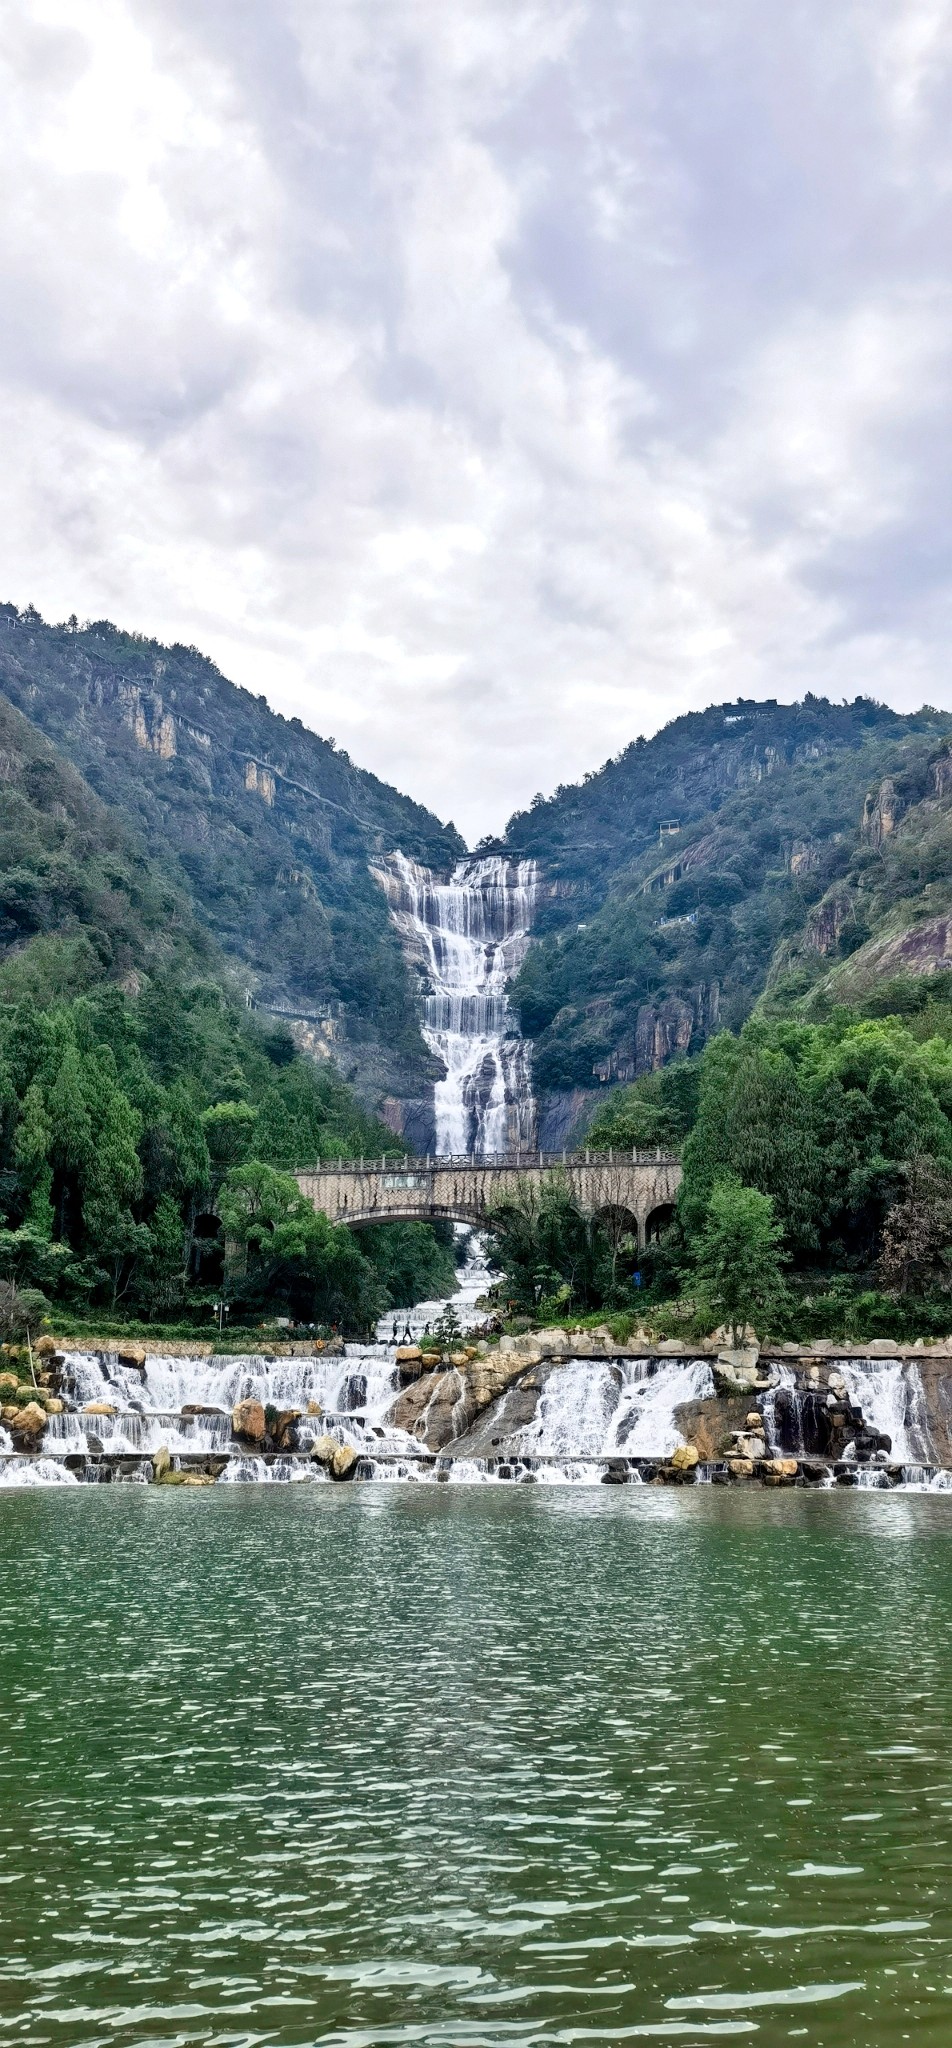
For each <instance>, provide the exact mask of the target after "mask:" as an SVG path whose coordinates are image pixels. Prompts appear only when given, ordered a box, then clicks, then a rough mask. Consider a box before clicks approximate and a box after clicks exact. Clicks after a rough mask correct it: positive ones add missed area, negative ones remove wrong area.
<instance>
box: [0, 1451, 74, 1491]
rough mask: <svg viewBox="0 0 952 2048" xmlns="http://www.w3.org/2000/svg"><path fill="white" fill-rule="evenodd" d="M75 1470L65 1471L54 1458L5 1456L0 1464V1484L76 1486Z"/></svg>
mask: <svg viewBox="0 0 952 2048" xmlns="http://www.w3.org/2000/svg"><path fill="white" fill-rule="evenodd" d="M78 1485H79V1481H78V1479H77V1477H76V1474H75V1472H67V1470H66V1468H65V1466H64V1465H61V1464H59V1463H58V1461H57V1460H56V1459H55V1458H7V1459H6V1460H5V1461H4V1463H3V1464H2V1465H0V1486H78Z"/></svg>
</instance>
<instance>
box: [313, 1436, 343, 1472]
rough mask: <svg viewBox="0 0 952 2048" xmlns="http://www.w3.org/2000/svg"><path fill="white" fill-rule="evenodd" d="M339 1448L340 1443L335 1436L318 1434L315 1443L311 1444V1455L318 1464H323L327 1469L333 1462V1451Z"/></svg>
mask: <svg viewBox="0 0 952 2048" xmlns="http://www.w3.org/2000/svg"><path fill="white" fill-rule="evenodd" d="M339 1450H340V1445H339V1443H338V1441H337V1438H336V1437H335V1436H319V1437H318V1439H317V1442H316V1444H313V1445H312V1446H311V1457H312V1458H313V1459H314V1460H315V1462H316V1463H317V1464H318V1465H325V1466H326V1467H327V1468H328V1470H329V1469H330V1467H331V1466H332V1465H333V1463H334V1456H335V1453H336V1452H337V1451H339Z"/></svg>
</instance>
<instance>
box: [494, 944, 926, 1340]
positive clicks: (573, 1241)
mask: <svg viewBox="0 0 952 2048" xmlns="http://www.w3.org/2000/svg"><path fill="white" fill-rule="evenodd" d="M586 1142H587V1143H588V1144H589V1145H590V1146H591V1147H592V1148H593V1149H595V1150H596V1151H602V1152H608V1151H609V1150H610V1149H612V1148H616V1149H619V1148H625V1149H628V1148H630V1147H632V1146H641V1147H653V1146H662V1147H664V1148H665V1149H666V1150H674V1151H676V1152H678V1153H680V1155H681V1158H682V1163H683V1175H684V1177H683V1182H682V1186H681V1190H680V1194H679V1197H678V1203H677V1208H676V1212H675V1214H674V1216H673V1217H672V1219H671V1221H670V1222H669V1223H668V1224H667V1227H665V1228H664V1229H663V1230H661V1232H660V1234H659V1236H658V1238H657V1240H656V1241H655V1242H654V1243H653V1244H650V1245H649V1246H648V1247H647V1249H646V1250H645V1251H644V1252H643V1254H640V1255H639V1253H638V1249H637V1244H636V1242H635V1240H634V1239H633V1237H632V1235H631V1225H630V1222H627V1221H626V1219H624V1218H620V1219H619V1218H615V1219H612V1218H610V1217H607V1218H603V1219H600V1220H596V1221H594V1222H593V1221H590V1220H588V1219H585V1218H583V1217H582V1216H581V1215H579V1214H578V1212H577V1211H576V1210H575V1208H574V1205H573V1203H572V1201H571V1200H570V1198H569V1195H568V1193H567V1191H566V1188H565V1187H564V1186H563V1185H562V1183H561V1182H560V1177H559V1175H558V1174H555V1175H553V1176H552V1179H551V1184H550V1186H549V1189H548V1191H547V1193H546V1194H545V1196H544V1197H543V1199H541V1200H540V1201H538V1202H536V1203H535V1204H534V1205H530V1206H529V1207H527V1206H526V1205H525V1204H523V1205H521V1206H520V1205H518V1204H517V1205H515V1206H514V1207H513V1209H511V1210H510V1211H509V1212H507V1213H505V1214H502V1215H501V1216H500V1217H499V1218H498V1219H497V1222H498V1228H497V1233H496V1255H497V1258H498V1259H499V1261H500V1263H501V1265H502V1267H503V1271H504V1279H503V1282H502V1288H501V1293H502V1294H503V1296H505V1297H506V1298H508V1299H509V1300H510V1301H511V1302H512V1303H513V1305H514V1306H515V1307H516V1309H517V1310H521V1311H522V1312H523V1313H530V1314H533V1315H541V1316H543V1317H544V1318H547V1319H550V1320H551V1319H559V1318H564V1317H565V1316H566V1315H568V1314H570V1313H572V1312H575V1313H578V1312H583V1313H584V1312H593V1311H597V1312H604V1311H606V1310H608V1311H609V1312H611V1311H614V1312H616V1313H619V1312H621V1313H627V1316H628V1319H629V1321H634V1320H636V1319H637V1318H642V1319H644V1318H647V1319H648V1320H654V1321H655V1322H656V1323H658V1324H659V1326H660V1327H662V1328H664V1329H667V1331H668V1332H669V1334H675V1333H684V1334H690V1333H691V1332H695V1333H697V1334H700V1333H701V1332H703V1331H706V1330H709V1329H711V1328H712V1327H713V1326H714V1325H716V1324H724V1323H735V1324H740V1325H743V1324H744V1323H745V1322H746V1321H747V1320H748V1319H750V1320H751V1321H752V1322H753V1323H754V1326H755V1327H756V1328H758V1329H759V1330H760V1332H761V1334H763V1333H764V1331H765V1329H769V1330H770V1332H771V1334H772V1335H774V1336H794V1335H795V1336H797V1337H798V1338H800V1339H803V1338H808V1337H810V1336H811V1335H813V1336H819V1335H824V1336H837V1335H842V1336H847V1337H856V1338H863V1337H870V1336H896V1337H898V1336H903V1335H927V1334H929V1333H933V1334H936V1335H940V1334H941V1335H946V1334H948V1331H949V1329H950V1328H952V973H946V974H941V975H936V976H934V977H932V978H923V979H919V980H905V981H899V982H894V983H891V984H882V985H881V986H880V987H879V988H878V989H877V990H876V991H875V992H874V993H872V994H871V995H870V996H869V998H868V999H867V1002H866V1004H865V1006H864V1008H863V1009H862V1010H857V1009H853V1010H850V1009H847V1008H845V1007H837V1008H835V1009H834V1010H833V1011H832V1012H831V1014H830V1015H829V1016H827V1017H826V1019H825V1020H824V1021H822V1022H813V1021H806V1020H805V1019H804V1018H803V1017H797V1016H793V1015H788V1016H777V1015H767V1014H764V1013H763V1012H761V1013H759V1014H757V1015H755V1016H754V1017H752V1018H751V1019H750V1020H749V1021H748V1022H747V1023H746V1024H745V1025H744V1026H743V1028H742V1030H741V1031H740V1032H739V1033H738V1034H736V1035H734V1034H732V1033H729V1032H720V1033H718V1034H717V1035H716V1036H715V1037H714V1038H712V1039H711V1040H710V1041H709V1042H708V1044H707V1045H706V1046H705V1048H704V1050H703V1051H702V1052H701V1054H700V1055H699V1056H698V1057H696V1058H687V1059H684V1060H680V1061H675V1062H674V1063H672V1064H671V1065H669V1066H667V1067H665V1068H664V1069H662V1070H661V1071H660V1072H657V1073H654V1074H651V1075H647V1076H645V1077H643V1078H641V1079H639V1080H637V1081H636V1082H634V1083H633V1084H632V1085H631V1086H629V1087H625V1088H618V1089H615V1090H613V1091H612V1093H611V1094H610V1095H609V1096H608V1097H607V1098H606V1100H605V1103H604V1105H603V1107H602V1109H601V1110H600V1112H599V1114H598V1115H597V1116H596V1118H595V1119H594V1121H593V1123H592V1126H591V1128H590V1130H589V1132H588V1133H587V1138H586Z"/></svg>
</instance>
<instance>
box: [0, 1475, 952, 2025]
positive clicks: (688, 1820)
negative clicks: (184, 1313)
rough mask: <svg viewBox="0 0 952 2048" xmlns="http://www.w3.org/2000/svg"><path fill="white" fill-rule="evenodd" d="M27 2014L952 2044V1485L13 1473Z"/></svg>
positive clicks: (7, 1745) (17, 1950) (20, 1908)
mask: <svg viewBox="0 0 952 2048" xmlns="http://www.w3.org/2000/svg"><path fill="white" fill-rule="evenodd" d="M0 1574H2V1610H0V1611H2V1634H0V1653H2V1666H0V1669H2V1686H0V1746H2V1770H0V1915H2V1919H0V1977H2V1990H0V2040H2V2039H6V2040H9V2041H11V2042H16V2041H24V2042H29V2043H30V2044H31V2048H41V2044H46V2043H48V2042H49V2043H56V2044H64V2048H71V2044H74V2043H83V2044H98V2043H112V2044H122V2048H126V2044H130V2043H139V2042H142V2043H146V2042H160V2043H183V2044H184V2043H203V2044H215V2048H245V2044H258V2043H274V2044H278V2048H284V2044H289V2048H290V2044H312V2043H321V2044H328V2048H330V2044H334V2048H337V2044H340V2048H371V2044H377V2043H401V2044H402V2043H410V2042H420V2043H427V2044H428V2043H434V2044H444V2043H445V2044H452V2048H487V2044H491V2048H523V2044H526V2048H527V2044H529V2043H537V2042H538V2043H548V2042H579V2043H586V2042H591V2043H614V2042H627V2041H632V2040H635V2041H637V2040H647V2041H660V2042H664V2041H677V2042H679V2043H684V2044H687V2048H690V2044H691V2043H698V2044H701V2043H706V2042H708V2041H709V2040H711V2039H712V2038H713V2039H717V2040H720V2039H732V2038H734V2037H737V2038H747V2037H749V2038H750V2040H751V2042H752V2043H756V2048H768V2044H769V2048H772V2044H774V2043H781V2042H783V2043H786V2042H788V2041H802V2042H806V2043H808V2044H811V2048H847V2044H849V2048H854V2044H863V2048H867V2044H875V2048H893V2044H898V2043H900V2042H904V2041H913V2042H915V2043H916V2044H918V2048H940V2044H942V2048H947V2044H948V2043H949V2042H950V2040H952V1892H950V1879H952V1497H950V1496H948V1495H946V1496H940V1497H938V1498H936V1499H932V1500H930V1499H928V1498H925V1497H916V1496H909V1495H906V1496H897V1495H892V1496H884V1495H882V1494H875V1493H870V1494H866V1495H862V1494H860V1495H856V1494H852V1495H849V1494H847V1495H843V1494H836V1495H830V1494H826V1495H819V1496H817V1495H811V1494H805V1493H803V1492H789V1493H779V1494H774V1495H770V1494H765V1493H764V1492H762V1491H760V1490H758V1492H757V1493H756V1495H745V1494H742V1493H740V1492H732V1491H727V1490H720V1489H713V1488H705V1489H703V1490H698V1491H688V1490H684V1491H681V1490H678V1491H671V1490H665V1491H662V1490H660V1489H658V1490H655V1489H648V1488H645V1489H637V1488H625V1489H620V1488H608V1487H592V1488H570V1487H565V1488H554V1487H553V1488H543V1487H520V1488H518V1489H513V1490H511V1491H509V1490H507V1489H505V1488H504V1487H497V1488H486V1487H484V1488H463V1487H459V1488H456V1487H448V1486H447V1487H436V1486H431V1487H423V1486H416V1487H411V1486H405V1487H401V1486H389V1487H388V1486H374V1485H368V1486H350V1487H333V1486H323V1487H322V1486H311V1487H272V1488H263V1487H228V1488H225V1487H220V1488H217V1489H214V1490H211V1489H210V1490H208V1491H195V1492H183V1491H180V1490H179V1491H173V1490H168V1491H165V1490H161V1489H156V1488H135V1487H124V1488H120V1487H115V1488H109V1489H100V1488H91V1487H90V1488H82V1489H80V1488H76V1489H66V1488H62V1489H60V1488H57V1489H55V1490H53V1489H51V1490H49V1491H48V1492H45V1491H42V1490H39V1489H37V1490H35V1491H28V1492H19V1493H9V1494H6V1495H2V1494H0Z"/></svg>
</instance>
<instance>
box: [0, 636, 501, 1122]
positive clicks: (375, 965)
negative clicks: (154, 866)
mask: <svg viewBox="0 0 952 2048" xmlns="http://www.w3.org/2000/svg"><path fill="white" fill-rule="evenodd" d="M0 690H2V691H3V692H4V694H5V695H6V697H7V698H8V699H9V700H10V701H11V702H12V703H13V704H15V705H16V706H17V707H18V708H19V709H20V710H21V711H22V712H23V713H24V714H25V716H26V717H27V718H28V719H29V720H30V721H31V722H32V723H33V725H34V726H35V727H38V728H40V729H41V730H42V731H43V732H44V733H46V734H47V735H48V736H49V738H50V739H52V740H53V741H54V743H55V744H56V746H57V747H58V748H59V750H60V751H61V753H63V754H65V755H66V756H67V757H68V758H69V759H70V760H72V762H73V763H74V764H75V765H76V767H78V768H79V770H80V772H81V773H82V774H83V775H84V776H85V778H86V780H87V782H88V783H89V784H90V785H91V786H92V788H93V789H94V790H95V791H96V792H97V794H98V795H99V796H100V798H101V799H102V801H103V802H104V803H105V804H106V805H107V806H109V807H111V808H112V809H113V810H115V811H118V812H120V813H122V814H123V815H124V816H125V817H126V818H127V819H128V820H129V822H130V823H131V824H132V826H133V828H134V830H135V831H136V832H137V834H138V835H139V836H140V838H141V839H142V840H143V841H144V842H145V844H146V846H147V848H148V850H149V852H150V854H151V855H152V856H153V857H154V858H155V859H156V860H158V861H160V862H162V863H164V864H165V866H166V867H167V868H168V869H169V870H170V871H171V873H172V874H173V876H174V878H175V880H176V882H177V884H179V885H180V886H181V887H182V888H183V889H184V890H185V892H186V893H187V895H188V897H189V898H190V900H191V903H192V904H193V905H194V908H195V912H196V914H197V916H198V918H199V919H200V920H201V921H202V922H203V923H204V924H205V926H206V928H207V929H208V930H209V931H210V932H211V933H212V935H213V936H214V938H215V939H216V940H217V942H218V943H219V945H220V946H221V947H222V948H223V950H224V951H225V953H226V954H227V955H229V956H230V958H231V960H232V962H233V963H234V965H235V968H236V971H237V972H238V975H239V978H240V979H241V981H242V982H243V984H244V986H245V988H246V990H247V994H248V1000H249V1002H251V1003H252V1004H254V1005H255V1006H256V1007H257V1008H259V1009H262V1010H265V1011H270V1012H273V1013H275V1014H276V1015H279V1016H281V1017H283V1018H285V1019H286V1020H287V1021H288V1023H289V1024H290V1026H291V1029H292V1032H293V1034H294V1035H295V1037H296V1039H297V1042H298V1043H299V1045H300V1046H301V1047H302V1049H304V1050H306V1051H308V1052H309V1053H311V1054H312V1055H313V1056H314V1057H317V1058H324V1057H333V1059H334V1060H335V1062H336V1063H337V1065H338V1066H339V1067H340V1069H341V1071H342V1073H343V1074H344V1075H345V1077H346V1078H347V1079H349V1080H351V1081H352V1082H353V1084H354V1086H355V1088H356V1089H357V1091H358V1093H359V1094H360V1095H361V1097H362V1099H363V1100H364V1102H365V1103H366V1104H367V1106H368V1107H374V1108H375V1107H376V1104H377V1101H378V1099H379V1097H380V1096H381V1095H382V1094H388V1095H391V1096H393V1097H395V1098H397V1099H400V1098H403V1097H413V1096H415V1095H419V1094H420V1093H422V1092H423V1091H424V1090H425V1089H426V1087H427V1085H428V1084H429V1083H430V1082H431V1081H432V1079H434V1078H435V1077H436V1074H437V1072H438V1067H437V1064H436V1062H434V1061H433V1059H432V1057H431V1055H430V1054H429V1053H428V1051H427V1048H426V1046H425V1045H424V1043H423V1040H422V1038H421V1036H420V1031H419V1022H418V1016H417V1010H416V1006H415V1002H414V992H413V989H412V987H411V985H410V981H409V977H408V975H407V972H406V968H405V965H404V961H403V958H402V955H401V951H400V947H399V944H398V942H397V939H396V936H395V934H394V933H393V931H392V928H391V926H390V922H389V919H388V917H387V911H386V905H385V903H384V902H383V900H382V897H381V894H380V891H379V889H378V888H377V886H376V885H375V883H374V882H373V880H372V877H371V875H370V872H369V862H370V860H371V859H372V858H373V857H374V856H375V855H379V854H380V852H381V851H384V850H388V849H389V848H391V847H392V846H394V845H402V846H404V847H405V848H406V849H407V850H408V851H409V852H411V853H414V854H416V855H417V856H418V857H420V858H423V859H427V860H431V861H433V862H434V864H436V865H438V866H442V865H448V864H450V863H451V862H452V861H453V860H454V859H455V858H456V857H457V856H458V854H459V852H460V851H461V850H462V842H461V841H460V839H459V835H458V834H457V833H456V832H455V830H454V829H453V827H452V826H449V827H444V826H442V825H441V824H440V823H439V821H438V820H437V819H436V818H434V817H433V816H432V814H431V813H429V812H427V811H425V810H424V809H423V807H422V806H420V805H418V804H414V803H412V802H411V801H410V799H409V798H407V797H404V796H402V795H401V794H400V793H399V791H397V790H395V789H392V788H390V787H389V785H388V784H386V783H383V782H380V781H379V780H378V778H377V777H375V776H372V775H368V774H365V773H363V772H362V771H361V770H360V769H358V768H355V767H354V765H353V763H352V762H351V761H350V760H349V758H348V756H347V755H346V754H344V753H342V752H341V751H340V750H339V749H338V748H337V747H336V746H335V743H334V742H333V741H332V740H323V739H321V738H319V736H318V735H317V734H316V733H313V732H309V731H308V730H307V729H306V728H305V727H304V726H303V725H302V724H301V721H300V720H299V719H285V718H281V717H279V716H278V715H277V714H276V713H275V712H273V711H271V710H270V708H269V707H268V705H267V703H266V701H265V699H264V698H263V697H261V698H258V697H254V696H252V695H251V693H250V692H249V691H247V690H242V689H238V688H237V687H236V686H235V685H234V684H232V683H229V682H228V681H227V679H226V678H225V677H224V676H222V675H221V674H220V673H219V671H218V670H217V669H216V668H215V667H214V664H213V663H211V662H209V661H206V660H205V659H204V658H203V657H202V656H201V655H200V654H198V653H197V652H196V650H195V649H194V648H185V647H162V646H160V645H159V644H158V643H157V642H155V641H148V640H144V639H142V638H140V637H139V636H136V635H133V634H127V633H122V632H120V631H118V629H117V628H115V627H113V626H111V625H109V623H108V622H105V621H101V622H99V623H97V624H95V625H93V626H89V627H84V628H76V629H69V628H66V627H51V626H46V625H44V623H43V621H42V620H40V619H38V617H37V615H36V614H29V613H25V614H20V613H17V612H16V610H15V608H14V607H12V606H6V607H0Z"/></svg>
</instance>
